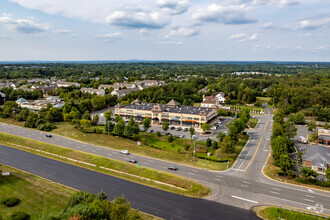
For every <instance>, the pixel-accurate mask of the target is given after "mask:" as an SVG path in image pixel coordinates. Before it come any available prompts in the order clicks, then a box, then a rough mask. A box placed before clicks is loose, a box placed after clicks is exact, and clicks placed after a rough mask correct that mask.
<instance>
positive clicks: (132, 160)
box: [128, 158, 137, 163]
mask: <svg viewBox="0 0 330 220" xmlns="http://www.w3.org/2000/svg"><path fill="white" fill-rule="evenodd" d="M128 162H130V163H137V160H135V159H134V158H129V160H128Z"/></svg>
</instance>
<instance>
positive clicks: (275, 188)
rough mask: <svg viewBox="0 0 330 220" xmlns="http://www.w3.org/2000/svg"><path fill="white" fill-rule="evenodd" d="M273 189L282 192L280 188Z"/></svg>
mask: <svg viewBox="0 0 330 220" xmlns="http://www.w3.org/2000/svg"><path fill="white" fill-rule="evenodd" d="M272 189H275V190H278V191H281V189H279V188H275V187H272Z"/></svg>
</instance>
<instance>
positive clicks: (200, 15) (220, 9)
mask: <svg viewBox="0 0 330 220" xmlns="http://www.w3.org/2000/svg"><path fill="white" fill-rule="evenodd" d="M247 11H248V8H247V7H246V6H245V5H229V6H223V5H217V4H212V5H210V6H208V7H207V8H206V9H199V10H198V11H197V12H195V13H194V14H193V15H192V17H193V19H194V20H195V21H196V22H197V23H200V24H202V23H204V22H215V23H222V24H248V23H255V20H253V19H249V18H247V17H246V12H247Z"/></svg>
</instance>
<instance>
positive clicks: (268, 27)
mask: <svg viewBox="0 0 330 220" xmlns="http://www.w3.org/2000/svg"><path fill="white" fill-rule="evenodd" d="M273 27H274V25H273V23H272V22H270V21H269V22H266V23H264V28H265V29H270V28H273Z"/></svg>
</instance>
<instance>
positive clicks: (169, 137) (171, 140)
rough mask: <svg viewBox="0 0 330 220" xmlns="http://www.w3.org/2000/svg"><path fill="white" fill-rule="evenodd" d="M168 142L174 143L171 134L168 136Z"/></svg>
mask: <svg viewBox="0 0 330 220" xmlns="http://www.w3.org/2000/svg"><path fill="white" fill-rule="evenodd" d="M167 140H168V142H173V141H174V137H173V135H172V134H170V136H168V138H167Z"/></svg>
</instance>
